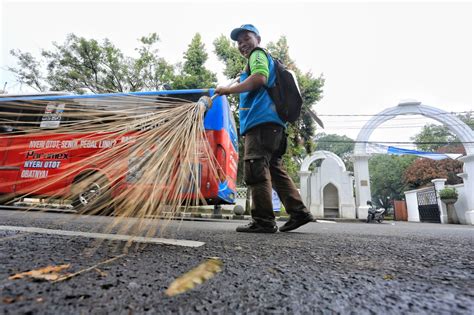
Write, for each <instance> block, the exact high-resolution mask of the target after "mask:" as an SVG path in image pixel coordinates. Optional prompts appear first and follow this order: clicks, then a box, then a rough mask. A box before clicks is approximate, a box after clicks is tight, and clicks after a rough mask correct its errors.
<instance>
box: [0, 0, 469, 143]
mask: <svg viewBox="0 0 474 315" xmlns="http://www.w3.org/2000/svg"><path fill="white" fill-rule="evenodd" d="M0 1H1V5H0V17H1V22H0V36H1V39H0V45H1V46H0V84H1V86H0V88H3V85H4V82H7V86H6V90H7V91H8V92H9V93H20V92H29V90H28V88H27V87H25V86H21V85H20V84H19V83H17V82H15V77H14V76H13V74H12V73H10V72H8V71H7V70H6V68H7V67H9V66H15V63H16V60H15V58H13V57H12V56H10V54H9V51H10V50H11V49H20V50H22V51H28V52H31V53H32V54H34V55H39V53H40V51H41V50H42V49H51V48H52V43H53V42H58V43H63V42H64V40H65V39H66V36H67V34H69V33H74V34H76V35H78V36H83V37H86V38H94V39H97V40H103V39H104V38H108V39H110V40H111V41H112V42H113V43H114V44H115V45H116V46H117V47H118V48H120V49H121V50H122V51H123V52H124V53H125V54H126V55H130V56H134V55H135V53H136V52H135V50H134V49H135V48H136V47H138V46H139V43H138V40H137V39H138V38H139V37H141V36H144V35H148V34H150V33H152V32H156V33H157V34H158V35H159V36H160V39H161V41H160V44H159V45H158V48H159V54H160V56H162V57H164V58H165V59H166V60H167V61H168V62H172V63H178V62H181V61H183V59H182V57H183V53H184V52H185V51H186V49H187V47H188V45H189V44H190V42H191V39H192V38H193V36H194V34H195V33H200V34H201V36H202V40H203V42H204V43H205V47H206V50H207V52H208V54H209V60H208V62H207V63H206V66H207V68H208V69H209V70H211V71H213V72H215V73H217V74H218V78H219V84H222V85H223V84H226V79H225V78H224V76H223V75H222V70H223V64H222V63H221V62H220V61H218V60H217V58H216V56H215V55H214V53H213V50H214V48H213V44H212V43H213V41H214V40H215V39H216V38H218V37H219V36H220V35H226V36H229V34H230V31H231V30H232V29H233V28H235V27H238V26H240V25H241V24H246V23H251V24H254V25H255V26H256V27H257V28H258V29H259V31H260V34H261V36H262V46H265V45H266V44H268V42H270V41H277V40H278V39H279V38H280V36H282V35H284V36H286V38H287V40H288V44H289V47H290V56H291V58H292V59H293V60H295V62H296V65H297V66H298V67H299V68H300V69H301V70H302V71H303V72H308V71H309V72H311V73H312V74H313V75H314V76H315V77H318V76H319V75H321V74H322V75H323V76H324V78H325V80H326V81H325V85H324V88H323V99H322V100H321V101H320V102H318V103H316V104H315V105H314V106H313V108H314V110H315V111H316V112H317V113H318V114H319V115H321V118H322V119H323V121H324V123H325V129H324V130H323V129H318V132H325V133H335V134H339V135H346V136H348V137H350V138H352V139H355V138H356V137H357V135H358V133H359V131H360V128H361V127H362V126H363V125H364V124H365V122H367V120H368V119H370V118H371V116H370V115H374V114H377V113H379V112H381V111H382V110H384V109H387V108H389V107H393V106H397V104H398V103H399V102H400V101H402V100H407V99H412V100H418V101H421V102H422V103H423V104H425V105H429V106H434V107H437V108H440V109H442V110H445V111H448V112H463V111H472V110H473V108H474V106H473V103H472V101H473V79H472V74H473V62H472V55H473V38H472V37H473V20H472V16H473V11H474V9H473V4H472V2H471V1H461V2H455V1H444V2H443V1H436V2H432V1H419V2H413V1H410V2H400V1H395V2H394V1H364V2H362V1H344V2H338V1H330V2H329V1H327V2H321V1H298V0H295V1H290V0H288V1H278V0H276V1H246V0H243V1H238V2H237V1H231V0H228V1H226V0H220V1H180V0H176V1H143V0H142V1H140V0H138V1H131V0H123V1H112V0H102V1H100V0H98V1H87V0H81V1H74V0H61V1H42V0H30V1H21V0H17V1H12V0H0ZM327 115H330V116H327ZM331 115H343V116H331ZM345 115H362V116H345ZM365 115H368V116H365ZM427 122H432V123H434V122H435V121H433V120H431V119H426V118H423V117H422V116H400V117H398V118H396V119H392V120H390V121H388V122H386V123H384V124H383V125H381V126H380V128H378V129H376V130H375V131H374V132H373V133H372V136H371V137H370V140H371V141H380V142H384V141H385V142H387V141H402V142H406V141H410V137H412V136H414V135H415V134H416V133H417V132H419V131H420V128H421V127H422V126H423V125H424V124H425V123H427ZM408 147H410V146H409V145H408Z"/></svg>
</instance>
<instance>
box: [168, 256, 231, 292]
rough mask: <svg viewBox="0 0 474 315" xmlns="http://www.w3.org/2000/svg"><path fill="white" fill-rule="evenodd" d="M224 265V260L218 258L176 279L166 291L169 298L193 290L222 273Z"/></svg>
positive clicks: (211, 259) (209, 260) (207, 261)
mask: <svg viewBox="0 0 474 315" xmlns="http://www.w3.org/2000/svg"><path fill="white" fill-rule="evenodd" d="M222 264H223V263H222V260H220V259H219V258H217V257H214V258H210V259H208V260H206V261H205V262H203V263H202V264H200V265H199V266H197V267H196V268H193V269H191V270H190V271H188V272H186V273H185V274H183V275H182V276H180V277H178V278H176V279H175V280H174V281H173V282H172V283H171V284H170V286H169V287H168V289H167V290H166V291H165V294H166V295H167V296H174V295H177V294H181V293H184V292H186V291H189V290H191V289H193V288H194V287H196V286H197V285H199V284H202V283H203V282H205V281H206V280H209V279H211V278H212V277H214V276H215V275H216V273H218V272H220V271H221V270H222V268H221V267H222Z"/></svg>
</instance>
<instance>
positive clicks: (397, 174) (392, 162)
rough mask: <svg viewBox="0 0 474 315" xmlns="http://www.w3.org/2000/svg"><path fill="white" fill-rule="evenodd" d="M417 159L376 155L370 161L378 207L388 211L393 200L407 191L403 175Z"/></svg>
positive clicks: (371, 184)
mask: <svg viewBox="0 0 474 315" xmlns="http://www.w3.org/2000/svg"><path fill="white" fill-rule="evenodd" d="M415 159H416V157H413V156H393V155H375V156H373V157H372V158H371V159H370V160H369V172H370V187H371V190H372V198H373V200H374V201H375V203H376V204H377V206H380V207H383V208H385V209H388V208H389V207H390V205H391V204H390V202H391V200H394V199H401V198H402V197H403V192H404V191H405V188H406V187H405V182H404V180H403V174H404V173H405V170H406V169H407V168H408V167H409V166H410V164H411V163H412V162H413V161H414V160H415Z"/></svg>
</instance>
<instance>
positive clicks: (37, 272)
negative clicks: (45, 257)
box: [8, 264, 70, 281]
mask: <svg viewBox="0 0 474 315" xmlns="http://www.w3.org/2000/svg"><path fill="white" fill-rule="evenodd" d="M69 267H70V264H65V265H58V266H47V267H43V268H39V269H34V270H31V271H26V272H21V273H17V274H15V275H13V276H10V277H9V278H8V279H9V280H16V279H23V278H25V277H29V278H33V279H38V280H48V281H54V280H57V279H59V278H60V277H63V276H64V275H63V274H60V273H59V272H60V271H62V270H64V269H68V268H69Z"/></svg>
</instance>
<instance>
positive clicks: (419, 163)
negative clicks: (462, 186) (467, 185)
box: [404, 147, 462, 189]
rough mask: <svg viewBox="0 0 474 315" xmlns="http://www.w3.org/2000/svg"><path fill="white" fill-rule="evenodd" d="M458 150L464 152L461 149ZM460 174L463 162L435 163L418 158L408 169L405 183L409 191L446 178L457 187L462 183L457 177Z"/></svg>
mask: <svg viewBox="0 0 474 315" xmlns="http://www.w3.org/2000/svg"><path fill="white" fill-rule="evenodd" d="M458 149H460V150H462V148H459V147H458ZM451 152H453V151H451ZM453 153H456V152H453ZM459 173H462V162H460V161H456V160H451V159H444V160H439V161H435V160H430V159H426V158H418V159H416V160H415V161H414V162H413V163H412V164H411V165H410V166H409V167H408V168H407V169H406V171H405V174H404V181H405V183H406V184H407V186H408V188H409V189H416V188H419V187H423V186H425V185H427V184H431V181H432V180H433V179H435V178H446V179H447V181H446V183H447V184H449V185H455V184H459V183H461V182H462V179H461V178H460V177H458V176H457V174H459Z"/></svg>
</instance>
